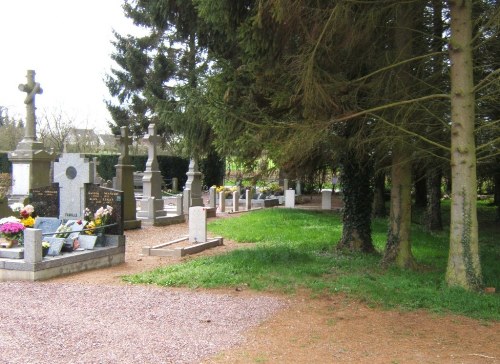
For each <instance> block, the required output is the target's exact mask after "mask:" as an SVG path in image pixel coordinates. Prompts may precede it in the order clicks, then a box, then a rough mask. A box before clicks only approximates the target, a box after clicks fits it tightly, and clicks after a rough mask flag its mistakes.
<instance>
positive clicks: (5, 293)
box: [0, 282, 286, 364]
mask: <svg viewBox="0 0 500 364" xmlns="http://www.w3.org/2000/svg"><path fill="white" fill-rule="evenodd" d="M0 303H1V305H2V310H0V338H1V340H0V363H9V364H10V363H23V364H27V363H37V364H42V363H51V364H56V363H65V364H67V363H122V364H126V363H141V364H145V363H198V362H200V361H201V360H203V359H206V358H207V357H209V356H213V355H215V354H217V353H218V352H220V351H221V350H224V349H227V348H229V347H231V346H234V345H237V344H240V343H242V342H243V340H244V332H245V330H247V329H248V328H250V327H252V326H255V325H258V324H259V323H261V322H262V321H263V320H265V319H266V318H268V317H269V316H270V315H272V314H273V313H275V312H276V311H278V310H280V309H282V308H284V307H285V306H286V302H285V301H284V300H280V299H277V298H273V297H267V296H251V297H248V296H247V297H235V296H232V295H227V294H211V293H210V294H208V293H199V292H192V291H186V290H172V289H163V288H159V287H152V286H127V285H122V286H117V285H89V284H74V283H71V284H67V283H63V284H61V283H37V282H35V283H31V282H4V283H0Z"/></svg>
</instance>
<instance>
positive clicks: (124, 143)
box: [115, 126, 141, 230]
mask: <svg viewBox="0 0 500 364" xmlns="http://www.w3.org/2000/svg"><path fill="white" fill-rule="evenodd" d="M120 132H121V134H120V136H117V137H116V141H117V143H118V144H119V146H120V151H121V153H120V156H119V157H118V164H117V165H116V166H115V168H116V183H115V188H116V189H117V190H121V191H123V201H122V202H123V228H124V229H126V230H128V229H137V228H140V227H141V221H140V220H137V217H136V202H135V195H134V169H135V166H134V165H133V164H131V162H130V156H129V151H128V146H129V145H130V144H132V138H131V137H129V135H128V129H127V127H126V126H122V127H121V128H120Z"/></svg>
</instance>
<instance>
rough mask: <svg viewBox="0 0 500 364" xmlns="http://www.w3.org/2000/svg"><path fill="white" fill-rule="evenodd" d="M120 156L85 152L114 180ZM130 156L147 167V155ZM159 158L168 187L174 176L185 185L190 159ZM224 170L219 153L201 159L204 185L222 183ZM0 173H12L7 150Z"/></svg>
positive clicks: (1, 158)
mask: <svg viewBox="0 0 500 364" xmlns="http://www.w3.org/2000/svg"><path fill="white" fill-rule="evenodd" d="M118 156H119V155H118V154H85V157H86V158H89V159H90V160H92V159H93V158H94V157H97V159H98V160H99V165H98V166H97V172H98V173H99V175H100V176H101V177H102V178H103V179H105V180H106V181H108V180H112V179H113V177H114V176H115V175H116V170H115V165H116V164H117V163H118ZM130 158H131V163H132V164H133V165H134V166H135V170H136V171H141V172H142V171H144V170H145V169H146V161H147V159H148V157H147V156H146V155H133V156H130ZM157 159H158V166H159V169H160V171H161V174H162V176H163V179H164V180H165V183H166V185H167V187H170V186H171V184H172V178H173V177H177V178H178V179H179V187H182V186H184V185H185V183H186V180H187V176H186V172H187V171H188V168H189V160H188V159H185V158H180V157H173V156H165V155H159V156H158V157H157ZM224 170H225V166H224V161H223V160H222V159H221V158H219V157H218V156H217V155H214V154H211V155H209V156H208V157H207V158H205V159H203V160H201V162H200V171H201V172H202V173H203V176H204V178H203V185H204V186H207V187H209V186H213V185H220V184H222V181H223V178H224ZM0 173H12V163H11V162H10V161H9V159H8V154H7V153H5V152H2V153H0Z"/></svg>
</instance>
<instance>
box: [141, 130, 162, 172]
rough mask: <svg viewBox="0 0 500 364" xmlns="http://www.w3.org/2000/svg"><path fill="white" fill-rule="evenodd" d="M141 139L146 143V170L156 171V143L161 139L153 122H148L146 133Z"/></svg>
mask: <svg viewBox="0 0 500 364" xmlns="http://www.w3.org/2000/svg"><path fill="white" fill-rule="evenodd" d="M143 140H144V142H145V143H146V144H147V145H148V160H147V162H146V170H150V171H156V170H158V169H159V167H158V160H157V158H156V145H157V144H158V142H159V141H160V140H161V138H160V136H158V135H157V134H156V125H155V124H149V127H148V134H147V135H145V136H144V138H143Z"/></svg>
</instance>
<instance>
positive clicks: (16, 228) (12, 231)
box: [0, 218, 25, 248]
mask: <svg viewBox="0 0 500 364" xmlns="http://www.w3.org/2000/svg"><path fill="white" fill-rule="evenodd" d="M7 219H9V218H7ZM2 220H6V219H2ZM0 224H1V225H0V235H1V236H2V237H3V238H5V240H6V242H5V243H2V246H5V247H6V248H11V247H12V246H14V245H20V246H22V245H23V234H24V229H25V226H24V225H23V224H22V223H21V222H20V221H19V220H18V219H15V218H14V219H10V220H6V221H1V220H0Z"/></svg>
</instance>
